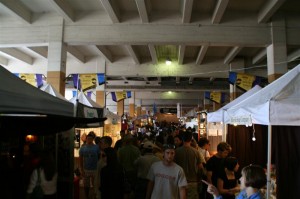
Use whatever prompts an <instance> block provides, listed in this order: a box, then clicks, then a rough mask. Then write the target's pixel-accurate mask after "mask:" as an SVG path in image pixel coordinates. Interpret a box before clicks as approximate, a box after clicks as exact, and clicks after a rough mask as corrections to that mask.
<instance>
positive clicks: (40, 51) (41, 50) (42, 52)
mask: <svg viewBox="0 0 300 199" xmlns="http://www.w3.org/2000/svg"><path fill="white" fill-rule="evenodd" d="M27 49H29V50H30V51H31V52H34V53H35V54H36V55H38V56H39V57H41V58H44V59H47V58H48V48H47V47H42V46H40V47H28V48H27Z"/></svg>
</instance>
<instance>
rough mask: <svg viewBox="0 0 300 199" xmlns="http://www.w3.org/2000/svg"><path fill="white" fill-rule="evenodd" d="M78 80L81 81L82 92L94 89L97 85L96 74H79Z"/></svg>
mask: <svg viewBox="0 0 300 199" xmlns="http://www.w3.org/2000/svg"><path fill="white" fill-rule="evenodd" d="M79 78H80V81H81V88H82V91H86V90H89V89H94V88H96V86H97V85H96V84H97V76H96V74H80V75H79Z"/></svg>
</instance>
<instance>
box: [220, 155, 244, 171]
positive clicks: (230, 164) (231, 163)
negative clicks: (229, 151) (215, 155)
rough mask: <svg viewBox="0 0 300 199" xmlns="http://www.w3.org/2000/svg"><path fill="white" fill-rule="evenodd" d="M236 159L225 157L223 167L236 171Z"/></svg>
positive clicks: (237, 166) (237, 164) (237, 167)
mask: <svg viewBox="0 0 300 199" xmlns="http://www.w3.org/2000/svg"><path fill="white" fill-rule="evenodd" d="M239 166H240V165H239V163H238V160H237V159H236V158H235V157H227V158H225V161H224V167H225V168H227V169H228V170H229V171H234V172H237V171H238V169H239Z"/></svg>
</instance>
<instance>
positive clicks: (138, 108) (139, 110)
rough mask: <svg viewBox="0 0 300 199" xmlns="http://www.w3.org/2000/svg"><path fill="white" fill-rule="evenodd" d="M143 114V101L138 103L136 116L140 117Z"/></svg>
mask: <svg viewBox="0 0 300 199" xmlns="http://www.w3.org/2000/svg"><path fill="white" fill-rule="evenodd" d="M141 113H142V101H141V100H138V101H137V107H136V116H140V115H141Z"/></svg>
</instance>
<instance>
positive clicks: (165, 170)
mask: <svg viewBox="0 0 300 199" xmlns="http://www.w3.org/2000/svg"><path fill="white" fill-rule="evenodd" d="M174 157H175V145H170V144H168V145H164V159H163V160H162V161H159V162H155V163H153V164H152V166H151V168H150V171H149V173H148V176H147V178H148V180H149V183H148V188H147V194H146V199H150V198H151V199H166V198H172V199H186V186H187V181H186V178H185V174H184V171H183V169H182V168H181V167H180V166H179V165H177V164H176V163H175V162H174Z"/></svg>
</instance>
